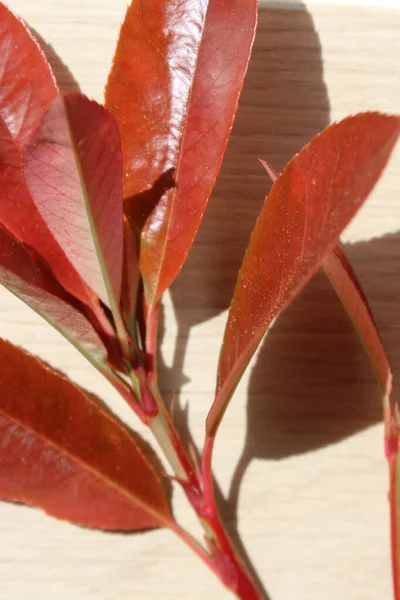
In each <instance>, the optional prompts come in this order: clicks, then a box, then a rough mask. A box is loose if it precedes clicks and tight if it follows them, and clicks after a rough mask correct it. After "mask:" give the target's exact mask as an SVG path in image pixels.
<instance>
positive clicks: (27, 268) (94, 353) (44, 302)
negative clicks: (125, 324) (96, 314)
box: [0, 227, 107, 366]
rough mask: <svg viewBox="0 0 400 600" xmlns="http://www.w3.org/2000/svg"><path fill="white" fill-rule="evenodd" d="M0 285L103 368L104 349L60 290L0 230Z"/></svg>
mask: <svg viewBox="0 0 400 600" xmlns="http://www.w3.org/2000/svg"><path fill="white" fill-rule="evenodd" d="M0 283H1V284H3V285H4V286H5V287H6V288H7V289H8V290H9V291H10V292H12V293H13V294H15V295H16V296H17V297H18V298H20V299H21V300H22V301H23V302H25V303H26V304H27V305H28V306H30V307H31V308H32V309H33V310H34V311H35V312H37V313H38V314H39V315H40V316H41V317H43V318H44V319H46V321H48V322H49V323H50V324H51V325H52V326H53V327H55V328H56V329H57V330H58V331H59V332H60V333H61V334H62V335H63V336H64V337H66V339H67V340H68V341H69V342H71V343H72V344H73V345H74V346H76V347H77V348H78V350H79V351H80V352H82V353H83V354H84V355H85V357H86V358H88V360H90V362H92V363H94V364H95V366H99V363H100V365H104V363H105V361H106V359H107V351H106V348H105V346H104V344H103V342H102V341H101V339H100V338H99V336H98V335H97V333H96V332H95V330H94V329H93V327H92V325H91V324H90V323H89V321H88V320H87V319H86V317H84V315H83V314H81V313H80V312H79V310H77V308H74V307H73V306H71V305H70V304H69V303H68V301H67V300H66V299H65V298H64V297H60V292H61V295H62V294H63V290H62V288H60V287H59V286H58V284H57V282H56V281H55V280H54V279H53V278H52V276H51V274H47V273H46V272H44V271H43V269H41V268H40V266H39V265H38V263H37V262H36V261H35V259H34V257H33V255H32V254H31V253H30V252H29V251H28V250H27V249H26V248H24V247H23V246H22V245H21V244H20V243H19V242H18V241H17V240H16V239H15V238H13V237H12V236H11V235H10V234H9V233H8V232H7V231H6V230H5V229H3V228H2V227H0Z"/></svg>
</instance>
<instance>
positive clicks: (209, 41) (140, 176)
mask: <svg viewBox="0 0 400 600" xmlns="http://www.w3.org/2000/svg"><path fill="white" fill-rule="evenodd" d="M256 12H257V2H256V1H255V0H202V1H200V2H199V1H198V0H183V1H182V2H179V3H177V2H176V1H175V0H158V1H157V2H154V1H153V0H142V1H141V2H133V3H132V4H131V6H130V8H129V9H128V12H127V15H126V18H125V21H124V24H123V26H122V29H121V35H120V39H119V42H118V47H117V52H116V55H115V58H114V64H113V68H112V70H111V74H110V77H109V80H108V84H107V88H106V106H107V107H108V108H109V110H110V111H111V112H112V114H113V115H114V117H115V118H116V120H117V123H118V125H119V128H120V131H121V138H122V148H123V156H124V178H123V182H124V197H125V198H127V197H131V198H130V200H128V201H127V205H126V213H127V216H128V217H129V216H130V212H132V213H133V215H136V213H137V212H140V211H138V210H137V206H135V205H136V203H137V202H142V201H143V202H144V203H145V204H144V209H145V210H146V209H148V205H151V204H152V206H153V207H154V206H155V205H156V204H157V202H158V204H157V206H156V207H155V208H154V210H153V212H152V214H151V216H150V217H149V219H148V221H147V224H146V226H145V228H144V231H143V234H142V248H141V253H140V266H141V271H142V275H143V277H144V281H145V292H146V298H147V301H148V303H149V304H153V305H154V304H155V303H156V302H157V300H158V299H159V298H160V296H161V295H162V293H163V292H164V291H165V290H166V288H167V287H168V286H169V285H170V284H171V282H172V281H173V279H174V278H175V277H176V275H177V274H178V272H179V270H180V268H181V266H182V264H183V262H184V260H185V258H186V255H187V253H188V251H189V249H190V246H191V245H192V242H193V239H194V237H195V234H196V231H197V229H198V227H199V224H200V221H201V218H202V215H203V213H204V210H205V208H206V205H207V200H208V197H209V195H210V193H211V189H212V187H213V184H214V181H215V178H216V175H217V172H218V170H219V167H220V164H221V161H222V156H223V153H224V150H225V146H226V143H227V139H228V136H229V133H230V130H231V126H232V122H233V118H234V115H235V112H236V108H237V103H238V97H239V93H240V91H241V88H242V85H243V78H244V75H245V72H246V69H247V64H248V60H249V56H250V50H251V46H252V42H253V38H254V32H255V26H256ZM171 169H173V170H174V179H175V181H176V185H174V184H173V182H172V186H171V185H169V187H168V186H167V185H164V183H163V181H164V179H165V178H166V176H167V175H168V173H170V171H171ZM149 194H150V196H153V197H152V198H149ZM136 195H138V196H137V197H136V198H135V196H136ZM151 199H152V200H153V201H152V202H151V201H150V200H151ZM130 206H132V208H130ZM133 218H134V216H133Z"/></svg>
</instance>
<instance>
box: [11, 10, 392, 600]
mask: <svg viewBox="0 0 400 600" xmlns="http://www.w3.org/2000/svg"><path fill="white" fill-rule="evenodd" d="M271 4H273V5H274V8H270V7H269V5H271ZM385 4H388V3H385ZM9 5H10V6H11V7H12V8H13V9H14V10H15V11H16V12H17V13H19V14H20V15H21V16H23V17H24V18H25V19H26V20H27V21H28V23H30V25H31V26H32V27H33V28H34V29H35V30H36V31H37V32H38V34H39V35H40V36H42V38H43V39H45V40H46V41H47V42H48V43H49V44H51V46H52V48H47V52H48V54H49V56H50V59H51V61H52V63H53V65H54V68H55V71H56V73H57V75H58V76H59V78H60V80H61V82H63V84H65V85H69V86H71V85H72V86H75V87H76V85H77V84H79V85H80V86H81V89H82V91H83V92H84V93H86V94H88V95H89V96H92V97H94V98H96V99H97V100H102V90H103V86H104V82H105V79H106V76H107V72H108V70H109V67H110V62H111V57H112V54H113V50H114V47H115V40H116V36H117V32H118V26H119V23H120V22H121V21H122V19H123V15H124V10H125V6H126V0H113V1H112V2H110V1H109V0H97V2H91V1H90V0H86V1H83V0H34V1H33V0H10V1H9ZM376 5H377V6H379V7H380V8H374V7H373V6H371V7H366V6H365V5H364V7H363V6H358V7H353V8H352V7H351V6H349V5H346V4H344V5H343V6H333V5H332V2H329V6H328V4H327V5H325V4H324V3H323V2H319V3H318V4H316V5H310V6H308V7H307V9H306V8H304V7H300V6H297V7H295V8H293V3H286V2H284V3H279V2H274V3H268V2H263V3H262V8H261V11H260V27H259V32H258V36H257V41H256V46H255V51H254V56H253V61H252V64H251V67H250V72H249V75H248V78H247V83H246V86H245V90H244V93H243V96H242V101H241V106H240V110H239V113H238V117H237V121H236V125H235V128H234V132H233V135H232V139H231V142H230V144H229V148H228V151H227V155H226V159H225V162H224V165H223V169H222V173H221V177H220V180H219V182H218V184H217V186H216V188H215V192H214V194H213V198H212V200H211V202H210V206H209V209H208V211H207V213H206V216H205V219H204V223H203V225H202V227H201V230H200V233H199V236H198V239H197V240H196V242H195V245H194V248H193V251H192V253H191V255H190V258H189V259H188V262H187V264H186V265H185V267H184V269H183V271H182V273H181V275H180V276H179V278H178V280H177V281H176V283H175V284H174V286H173V288H172V291H171V294H170V295H168V296H167V298H166V301H165V311H164V321H165V326H166V327H165V332H164V336H163V357H164V363H165V365H164V368H163V389H164V392H165V394H166V396H167V397H168V396H170V395H171V394H172V392H173V391H176V392H178V393H179V405H180V407H181V410H180V411H178V419H179V422H180V424H181V426H182V427H184V426H185V423H186V422H188V423H189V425H190V427H191V429H192V430H193V432H194V436H195V440H196V442H197V443H198V444H201V441H202V435H203V427H204V419H205V416H206V413H207V410H208V407H209V406H210V403H211V400H212V395H213V388H214V380H215V371H216V361H217V357H218V351H219V344H220V340H221V336H222V332H223V327H224V322H225V318H226V308H227V306H228V303H229V298H230V295H231V293H232V290H233V286H234V282H235V274H236V272H237V269H238V267H239V265H240V262H241V258H242V255H243V252H244V249H245V245H246V241H247V240H248V237H249V234H250V231H251V229H252V226H253V223H254V220H255V218H256V215H257V213H258V211H259V209H260V207H261V205H262V201H263V198H264V194H265V190H266V180H265V175H264V173H263V171H262V169H261V167H260V166H259V164H258V162H257V158H258V157H264V158H267V159H268V160H269V161H270V162H271V163H272V164H274V165H275V166H276V167H277V168H282V166H283V165H284V164H285V162H286V161H287V160H288V159H289V158H290V156H291V155H292V154H293V153H294V152H296V151H297V150H298V149H299V148H300V147H301V146H302V145H303V144H304V143H305V142H306V141H307V140H308V139H310V137H311V136H312V135H313V134H314V133H315V132H317V131H319V130H320V129H322V128H323V127H324V126H325V125H326V124H327V123H329V122H330V121H332V120H335V119H337V118H341V117H342V116H344V115H346V114H348V113H351V112H356V111H358V110H367V109H380V110H385V111H391V112H395V111H398V109H399V106H400V35H399V31H400V5H399V3H395V4H393V6H392V8H390V7H389V6H386V7H385V8H382V5H383V4H382V3H380V2H379V0H376ZM61 61H62V62H61ZM62 63H64V64H65V65H68V67H69V71H68V70H67V69H66V67H65V66H63V64H62ZM399 150H400V148H399V149H398V150H397V152H396V153H395V155H394V157H393V160H392V161H391V164H390V166H389V168H388V169H387V171H386V173H385V176H384V178H383V180H382V181H381V183H380V184H379V186H378V187H377V189H376V190H375V191H374V193H373V195H372V197H371V198H370V200H369V201H368V205H367V206H366V207H365V209H364V210H363V211H362V213H361V214H360V215H359V216H358V217H357V218H356V219H355V221H354V222H353V223H352V225H351V226H350V227H349V229H348V230H347V231H346V234H345V236H344V240H345V242H346V247H347V249H348V253H349V256H350V258H351V259H352V260H353V262H354V266H355V269H356V271H357V273H358V274H359V276H360V278H361V280H362V282H363V284H364V286H365V289H366V291H367V295H368V297H369V299H370V300H371V305H372V308H373V311H374V314H375V316H376V320H377V322H378V324H379V326H380V329H381V332H382V337H383V339H384V341H385V343H386V345H387V349H388V353H389V356H390V359H391V361H392V364H393V369H394V373H395V381H396V379H398V378H400V328H399V314H400V311H399V298H400V277H399V265H400V235H399V231H400V203H399V189H400V151H399ZM0 323H1V325H0V333H1V335H2V336H3V337H6V338H9V339H11V340H12V341H13V342H15V343H17V344H21V345H23V346H24V347H26V348H28V349H29V350H30V351H32V352H35V353H37V354H40V355H41V356H42V357H44V358H45V359H46V360H48V361H49V362H50V363H51V364H53V365H55V366H57V367H58V368H61V369H63V370H64V371H66V372H67V373H68V374H69V375H70V376H71V377H72V378H73V379H74V380H76V381H78V382H79V383H80V384H82V385H83V386H85V387H86V388H88V389H91V390H93V391H95V392H96V393H98V394H99V395H101V397H102V398H103V399H104V400H106V401H107V402H109V403H110V404H111V406H112V407H113V408H114V409H115V410H117V411H118V412H119V414H121V415H122V416H123V417H124V418H126V419H127V420H128V421H129V422H130V423H132V424H134V423H135V421H134V419H133V418H132V417H131V415H130V414H129V411H128V410H127V409H126V407H125V406H124V405H123V403H122V401H120V400H119V399H118V398H117V397H116V395H115V394H114V393H113V392H112V390H111V388H110V386H109V385H108V384H107V383H106V382H104V381H102V380H101V379H100V377H99V376H98V375H97V374H96V373H95V372H94V370H93V369H92V368H91V367H90V366H89V365H87V364H85V363H84V362H82V359H81V357H80V355H78V354H77V353H76V352H75V351H74V350H73V349H72V348H70V347H69V346H68V345H67V343H66V342H65V341H64V340H63V339H62V338H60V336H59V335H58V334H57V333H56V332H54V331H52V330H51V329H50V328H49V327H48V326H47V325H45V324H44V323H43V322H42V321H40V319H39V318H38V317H37V316H36V315H34V314H33V313H31V311H29V310H28V309H27V308H26V307H25V306H23V305H22V303H20V302H18V301H17V300H15V299H14V298H13V297H12V296H11V295H10V294H8V293H7V292H6V291H5V290H3V289H0ZM396 393H398V391H396ZM382 436H383V427H382V419H381V407H380V403H379V396H378V393H377V390H376V386H375V383H374V379H373V376H372V374H371V372H370V369H369V366H368V363H367V360H366V358H365V356H364V355H363V352H362V350H361V348H360V345H359V342H358V340H357V338H356V336H355V335H354V333H353V331H352V329H351V326H350V324H349V323H348V321H347V318H346V316H345V315H344V314H343V311H342V309H341V308H340V305H339V303H338V301H337V300H336V298H335V296H334V294H333V292H332V291H331V290H330V288H329V285H328V284H327V282H326V280H325V279H324V277H323V276H322V275H317V276H316V277H315V278H314V280H313V281H312V282H311V284H310V285H309V286H308V287H307V289H306V290H305V291H304V292H303V293H302V294H301V296H300V297H299V298H298V299H297V300H296V301H295V302H294V303H293V305H292V306H291V307H290V308H289V309H288V310H287V311H286V312H285V314H284V315H283V316H282V318H281V319H280V320H279V322H278V323H277V324H276V325H275V326H274V328H273V329H272V331H271V333H270V335H269V337H268V339H267V340H266V342H265V343H264V345H263V347H262V348H261V351H260V352H259V353H258V355H257V357H256V358H255V360H254V361H253V362H252V365H251V368H250V369H249V372H248V375H247V376H246V377H245V378H244V380H243V382H242V384H241V385H240V388H239V389H238V391H237V393H236V396H235V399H234V401H233V402H232V405H231V407H230V409H229V411H228V413H227V416H226V420H225V421H224V423H223V426H222V429H221V432H220V435H219V439H218V444H217V451H216V463H215V467H216V474H217V478H218V482H219V484H220V488H221V494H222V495H223V496H224V498H225V500H222V501H221V505H222V508H223V512H224V514H225V517H226V519H227V522H228V523H229V527H230V529H231V532H232V534H233V535H235V532H239V533H240V536H241V539H242V541H243V544H244V546H245V548H246V549H247V552H248V554H249V556H250V558H251V560H252V562H253V563H254V565H255V566H256V568H257V570H258V572H259V575H260V578H261V580H262V581H263V583H264V585H265V587H266V589H267V590H268V593H269V594H270V598H271V600H317V599H321V598H322V599H323V600H341V599H343V600H358V599H360V600H361V599H362V600H377V599H381V598H382V599H383V598H390V597H391V581H390V562H389V560H390V559H389V541H388V506H387V500H386V491H387V474H386V465H385V461H384V456H383V441H382ZM176 508H177V511H178V512H179V514H180V515H181V518H182V520H183V521H184V522H185V523H188V524H189V526H191V527H193V528H194V529H195V524H194V522H193V518H192V517H191V514H190V510H189V508H188V507H187V506H186V504H185V502H184V501H183V499H182V498H181V497H178V498H177V500H176ZM0 589H1V598H2V600H25V599H26V600H30V599H31V598H36V597H37V598H40V599H41V600H53V599H55V598H56V599H57V600H67V599H68V600H70V598H79V599H80V600H120V599H122V598H124V599H128V598H132V599H135V600H149V599H151V600H165V599H167V598H171V599H172V598H173V599H176V598H190V599H191V600H200V599H203V598H204V597H207V598H208V599H209V600H211V599H217V598H218V599H224V598H229V597H231V596H230V595H229V594H228V593H227V592H226V591H224V590H223V589H222V588H221V586H220V584H219V583H218V582H217V581H216V580H215V579H214V577H213V576H212V575H211V574H210V573H208V571H207V570H206V569H205V567H203V565H201V564H200V562H199V561H198V559H196V558H195V557H193V556H192V555H190V553H189V551H188V550H187V549H186V548H185V547H184V546H183V545H182V543H181V542H180V541H178V540H176V539H175V538H174V537H173V536H172V534H170V533H168V532H165V531H158V532H152V533H149V534H145V535H132V536H122V535H111V534H103V533H100V532H93V531H86V530H84V529H79V528H77V527H74V526H72V525H68V524H66V523H61V522H57V521H55V520H52V519H50V518H48V517H46V516H45V515H43V514H42V513H40V512H39V511H35V510H31V509H29V508H26V507H19V506H14V505H11V504H2V505H0Z"/></svg>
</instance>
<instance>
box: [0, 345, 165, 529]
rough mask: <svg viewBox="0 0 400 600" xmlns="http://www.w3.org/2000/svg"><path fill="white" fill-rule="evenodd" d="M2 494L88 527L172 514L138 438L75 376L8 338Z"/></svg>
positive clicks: (2, 394) (150, 523)
mask: <svg viewBox="0 0 400 600" xmlns="http://www.w3.org/2000/svg"><path fill="white" fill-rule="evenodd" d="M0 362H1V364H2V370H1V378H0V497H1V498H3V499H5V500H11V501H14V502H23V503H25V504H29V505H32V506H35V507H38V508H41V509H43V510H44V511H46V512H47V513H49V514H50V515H52V516H54V517H57V518H59V519H66V520H68V521H72V522H74V523H77V524H79V525H83V526H86V527H98V528H101V529H111V530H117V529H121V530H134V529H144V528H148V527H155V526H159V525H161V524H164V523H165V522H167V521H168V520H169V519H170V514H169V508H168V502H167V498H166V493H165V491H164V487H163V484H162V481H161V479H160V477H159V475H158V474H157V473H156V471H155V470H154V468H153V467H152V466H151V465H150V463H149V462H148V460H147V459H146V458H145V456H144V455H143V452H142V448H141V445H140V444H139V443H138V440H137V439H136V438H135V437H133V435H131V434H130V432H129V431H128V430H127V429H126V428H125V427H124V426H123V425H121V424H120V423H118V422H117V421H116V420H115V419H114V418H113V417H112V415H111V414H110V413H109V412H108V411H107V410H106V409H105V408H104V409H103V408H101V407H100V406H99V404H97V403H95V402H94V401H93V400H90V399H89V398H88V397H87V396H86V395H85V394H84V393H83V392H82V391H81V390H80V389H79V388H77V387H76V386H74V385H73V384H72V383H71V382H70V381H69V380H68V379H66V378H65V377H63V376H61V375H59V374H58V373H55V372H54V371H52V370H51V369H50V368H47V367H45V366H44V365H43V364H42V363H40V362H39V361H38V360H37V359H35V358H33V357H32V356H30V355H28V354H26V353H25V352H23V351H22V350H20V349H18V348H15V347H14V346H12V345H11V344H9V343H8V342H5V341H3V340H0Z"/></svg>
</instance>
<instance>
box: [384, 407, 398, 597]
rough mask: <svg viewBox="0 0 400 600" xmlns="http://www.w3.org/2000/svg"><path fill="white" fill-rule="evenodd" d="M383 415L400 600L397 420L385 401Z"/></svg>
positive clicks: (395, 589)
mask: <svg viewBox="0 0 400 600" xmlns="http://www.w3.org/2000/svg"><path fill="white" fill-rule="evenodd" d="M384 415H385V454H386V458H387V461H388V465H389V504H390V541H391V550H392V573H393V592H394V600H400V563H399V559H400V557H399V551H398V547H399V523H398V514H397V513H398V507H397V502H398V498H397V460H398V453H399V428H398V423H399V418H398V412H397V407H396V406H395V408H394V410H392V407H391V405H390V401H389V400H387V404H386V406H385V410H384Z"/></svg>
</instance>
